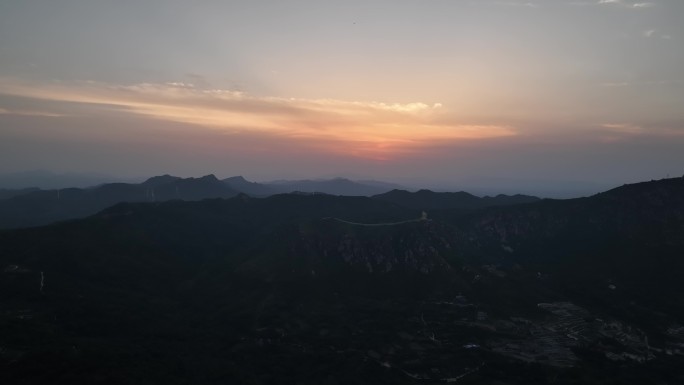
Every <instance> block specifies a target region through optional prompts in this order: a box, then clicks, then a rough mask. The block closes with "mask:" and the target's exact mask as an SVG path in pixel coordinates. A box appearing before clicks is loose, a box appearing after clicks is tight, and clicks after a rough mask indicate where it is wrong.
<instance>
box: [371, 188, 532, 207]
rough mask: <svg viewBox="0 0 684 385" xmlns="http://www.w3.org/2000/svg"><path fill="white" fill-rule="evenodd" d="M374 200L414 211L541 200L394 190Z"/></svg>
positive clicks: (524, 197) (505, 196) (375, 197)
mask: <svg viewBox="0 0 684 385" xmlns="http://www.w3.org/2000/svg"><path fill="white" fill-rule="evenodd" d="M373 199H378V200H383V201H387V202H392V203H395V204H398V205H400V206H404V207H407V208H412V209H421V210H429V209H467V210H473V209H480V208H484V207H491V206H506V205H515V204H522V203H531V202H536V201H538V200H540V198H538V197H534V196H530V195H520V194H517V195H503V194H500V195H497V196H495V197H490V196H485V197H482V198H480V197H478V196H475V195H473V194H470V193H467V192H465V191H459V192H433V191H430V190H419V191H417V192H414V193H412V192H408V191H406V190H392V191H389V192H387V193H384V194H379V195H374V196H373Z"/></svg>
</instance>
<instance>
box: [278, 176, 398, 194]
mask: <svg viewBox="0 0 684 385" xmlns="http://www.w3.org/2000/svg"><path fill="white" fill-rule="evenodd" d="M268 187H270V188H271V189H273V190H275V191H277V192H280V193H289V192H295V191H298V192H307V193H324V194H331V195H348V196H371V195H376V194H381V193H384V192H387V191H389V190H392V189H396V188H401V186H398V185H396V184H391V183H384V182H378V181H352V180H349V179H346V178H333V179H322V180H309V179H304V180H281V181H274V182H270V183H268Z"/></svg>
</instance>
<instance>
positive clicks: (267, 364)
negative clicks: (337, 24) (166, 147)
mask: <svg viewBox="0 0 684 385" xmlns="http://www.w3.org/2000/svg"><path fill="white" fill-rule="evenodd" d="M165 183H166V182H165ZM683 193H684V180H681V179H672V180H663V181H656V182H649V183H645V184H638V185H629V186H623V187H621V188H618V189H614V190H611V191H608V192H606V193H603V194H599V195H596V196H594V197H590V198H583V199H576V200H567V201H554V200H543V201H538V202H532V203H527V204H523V205H517V206H506V207H489V208H486V209H482V210H476V211H473V210H466V211H459V210H432V211H430V212H429V219H421V218H420V210H419V209H408V208H404V207H402V206H399V205H396V204H394V203H390V202H385V201H381V200H378V199H375V198H365V197H338V196H330V195H324V194H284V195H276V196H272V197H269V198H265V199H256V198H250V197H248V196H246V195H240V196H237V197H234V198H230V199H209V200H202V201H195V202H183V201H167V202H156V203H154V202H153V203H120V204H117V205H115V206H113V207H111V208H108V209H106V210H104V211H102V212H100V213H98V214H96V215H94V216H91V217H89V218H86V219H81V220H73V221H69V222H64V223H59V224H55V225H51V226H46V227H38V228H31V229H24V230H12V231H3V232H0V269H1V270H0V304H1V305H2V312H0V380H1V381H2V383H8V384H15V383H16V384H20V383H31V384H34V383H45V384H48V383H84V384H85V383H88V384H140V383H169V384H224V383H245V384H265V383H278V384H280V383H286V384H287V383H293V384H294V383H302V384H321V383H329V384H344V383H365V384H414V383H444V382H449V381H451V382H453V381H458V382H461V383H471V384H474V383H478V384H490V383H502V384H535V383H538V384H545V383H553V382H555V383H560V384H604V383H615V384H624V383H639V384H663V383H680V382H682V380H684V369H683V368H684V352H683V351H684V311H682V309H684V306H683V305H684V301H682V300H681V298H682V294H684V284H682V281H681V279H679V276H680V275H681V274H680V273H681V271H683V270H682V269H683V268H684V266H683V263H682V256H683V255H684V241H683V239H684V215H683V213H684V194H683Z"/></svg>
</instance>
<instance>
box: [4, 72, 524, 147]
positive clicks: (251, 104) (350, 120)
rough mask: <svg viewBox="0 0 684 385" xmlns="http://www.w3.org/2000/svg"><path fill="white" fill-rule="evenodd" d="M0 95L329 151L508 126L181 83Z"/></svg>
mask: <svg viewBox="0 0 684 385" xmlns="http://www.w3.org/2000/svg"><path fill="white" fill-rule="evenodd" d="M0 89H1V90H2V93H5V94H9V95H15V96H21V97H25V98H34V99H41V100H52V101H61V102H72V103H79V104H84V105H108V106H117V107H119V108H123V109H125V110H126V111H130V112H131V113H135V114H139V115H145V116H148V117H152V118H155V119H160V120H167V121H172V122H182V123H191V124H194V125H199V126H204V127H207V128H211V129H217V130H222V131H225V132H226V133H240V132H260V133H264V134H269V135H276V136H283V137H289V138H299V139H301V140H311V141H318V142H320V141H327V142H331V141H332V142H338V144H339V143H340V142H344V143H347V144H348V145H347V146H346V147H345V146H338V149H337V150H336V151H340V149H345V148H346V149H345V151H349V153H350V154H362V153H363V154H366V155H368V156H371V155H372V153H373V151H372V149H373V148H375V149H377V151H383V152H385V153H387V152H391V151H390V149H391V148H396V149H398V150H400V149H406V148H412V147H419V146H421V144H423V143H426V142H431V141H440V140H464V139H482V138H492V137H502V136H511V135H515V130H514V129H513V128H512V127H510V126H499V125H471V124H463V123H458V122H445V119H444V118H443V112H444V106H443V105H442V104H441V103H426V102H412V103H387V102H378V101H343V100H333V99H297V98H283V97H260V96H251V95H247V94H245V93H243V92H239V91H233V90H223V89H204V88H198V87H195V86H194V85H192V84H189V83H183V82H170V83H164V84H155V83H142V84H133V85H115V84H107V83H101V82H92V81H91V82H72V83H63V82H53V83H49V84H31V83H27V82H22V81H17V80H14V79H0Z"/></svg>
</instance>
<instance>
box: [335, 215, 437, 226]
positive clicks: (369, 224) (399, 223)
mask: <svg viewBox="0 0 684 385" xmlns="http://www.w3.org/2000/svg"><path fill="white" fill-rule="evenodd" d="M322 219H328V220H333V221H338V222H341V223H346V224H348V225H354V226H366V227H375V226H396V225H403V224H405V223H413V222H423V221H427V220H428V219H427V218H425V217H421V218H417V219H409V220H406V221H400V222H385V223H358V222H349V221H345V220H344V219H340V218H335V217H325V218H322Z"/></svg>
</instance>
